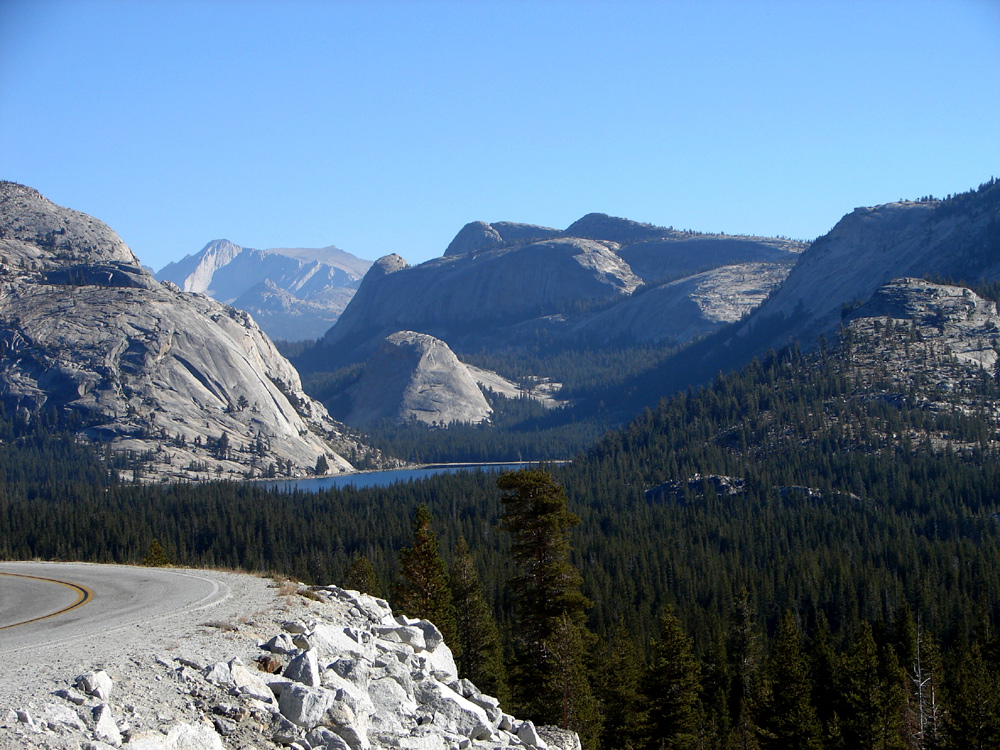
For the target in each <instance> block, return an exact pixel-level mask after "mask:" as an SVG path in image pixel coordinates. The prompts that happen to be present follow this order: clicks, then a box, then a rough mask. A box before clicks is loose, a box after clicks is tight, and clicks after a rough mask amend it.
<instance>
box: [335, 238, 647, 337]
mask: <svg viewBox="0 0 1000 750" xmlns="http://www.w3.org/2000/svg"><path fill="white" fill-rule="evenodd" d="M640 283H641V280H640V279H639V277H637V276H636V275H635V274H634V273H632V271H631V269H629V267H628V265H627V264H626V263H625V262H624V261H623V260H622V259H621V258H620V257H618V255H616V254H615V251H614V247H613V246H612V244H611V243H606V242H600V241H596V240H586V239H579V238H564V239H553V240H544V241H542V242H536V243H531V244H527V245H517V246H513V247H500V248H497V249H494V250H491V251H489V252H482V253H472V252H469V253H465V254H461V255H446V256H444V257H442V258H437V259H435V260H431V261H427V262H426V263H421V264H420V265H418V266H406V265H405V261H403V260H402V258H400V257H399V256H396V255H394V256H387V258H383V259H380V260H379V261H377V262H376V264H375V265H374V266H373V267H372V270H371V271H370V272H369V273H368V274H367V275H366V276H365V278H364V280H363V281H362V282H361V286H360V288H359V289H358V292H357V294H356V295H355V296H354V299H353V300H351V303H350V304H349V305H348V306H347V309H346V310H344V312H343V314H342V315H341V316H340V319H339V320H338V321H337V324H336V325H335V326H334V327H333V328H331V329H330V330H329V331H328V332H327V334H326V336H325V337H324V340H323V343H324V345H341V346H344V347H348V346H352V345H354V344H361V345H363V346H365V347H367V349H368V350H369V351H370V350H371V349H373V348H374V347H375V345H376V342H377V341H381V340H382V339H383V338H384V337H385V336H387V335H389V334H391V333H394V332H395V331H399V330H411V331H420V332H422V333H428V334H430V335H432V336H438V337H444V338H445V339H446V340H449V341H450V340H451V334H453V333H455V332H456V331H457V330H464V331H466V332H469V331H472V332H476V331H478V332H484V331H485V328H484V326H490V327H493V326H497V325H509V324H511V323H514V322H518V321H522V320H524V319H526V318H529V317H535V316H536V315H538V314H539V313H540V312H544V311H545V310H552V309H558V308H560V307H562V306H566V305H570V304H572V303H574V302H576V301H598V300H608V299H614V298H617V297H621V296H627V295H629V294H631V293H632V292H633V291H634V290H635V289H636V288H637V287H638V286H639V284H640Z"/></svg>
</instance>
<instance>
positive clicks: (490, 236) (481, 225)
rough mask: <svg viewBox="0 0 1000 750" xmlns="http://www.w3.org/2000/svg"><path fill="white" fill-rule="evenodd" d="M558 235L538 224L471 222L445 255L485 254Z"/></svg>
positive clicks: (557, 231) (453, 241)
mask: <svg viewBox="0 0 1000 750" xmlns="http://www.w3.org/2000/svg"><path fill="white" fill-rule="evenodd" d="M558 234H559V230H558V229H552V228H550V227H543V226H538V225H537V224H520V223H517V222H513V221H497V222H494V223H493V224H487V223H486V222H485V221H471V222H469V223H468V224H466V225H465V226H464V227H462V228H461V230H459V232H458V234H457V235H455V239H453V240H452V241H451V244H450V245H448V248H447V249H446V250H445V251H444V254H445V256H446V257H447V256H449V255H465V254H466V253H477V252H485V251H488V250H496V249H499V248H503V247H511V246H512V245H520V244H524V243H526V242H537V241H539V240H544V239H549V238H550V237H555V236H557V235H558Z"/></svg>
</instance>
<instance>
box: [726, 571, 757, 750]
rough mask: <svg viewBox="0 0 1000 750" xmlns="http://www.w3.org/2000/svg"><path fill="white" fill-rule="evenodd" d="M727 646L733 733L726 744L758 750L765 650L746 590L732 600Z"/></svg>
mask: <svg viewBox="0 0 1000 750" xmlns="http://www.w3.org/2000/svg"><path fill="white" fill-rule="evenodd" d="M726 645H727V652H728V655H729V674H730V678H731V680H732V682H731V683H730V684H731V687H730V691H729V701H730V718H731V720H732V730H731V731H730V734H729V740H728V742H727V743H726V744H727V747H729V748H733V750H756V748H758V747H759V743H758V742H757V736H758V735H759V734H760V729H759V727H758V726H757V712H758V709H759V707H760V702H761V667H762V662H763V648H762V647H761V636H760V632H759V631H758V629H757V622H756V614H755V612H754V608H753V604H752V603H751V601H750V593H749V592H748V591H747V589H746V588H743V589H741V590H740V591H739V592H738V593H737V594H736V597H735V598H734V599H733V608H732V615H731V623H730V627H729V637H728V638H727V644H726Z"/></svg>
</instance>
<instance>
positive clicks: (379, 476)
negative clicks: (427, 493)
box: [264, 461, 565, 492]
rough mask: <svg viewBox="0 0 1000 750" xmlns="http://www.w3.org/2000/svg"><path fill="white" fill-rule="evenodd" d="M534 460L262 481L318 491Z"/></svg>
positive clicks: (516, 466) (500, 467) (496, 468)
mask: <svg viewBox="0 0 1000 750" xmlns="http://www.w3.org/2000/svg"><path fill="white" fill-rule="evenodd" d="M546 463H552V464H560V463H565V461H547V462H546ZM537 465H538V464H537V463H527V462H522V463H509V464H434V465H430V466H421V467H420V468H418V469H394V470H392V471H361V472H358V473H357V474H337V475H335V476H331V477H317V478H315V479H278V480H274V481H268V482H264V484H265V485H267V486H268V487H275V488H277V489H279V490H285V491H288V492H290V491H292V490H302V491H304V492H318V491H320V490H328V489H331V488H338V487H354V488H356V489H364V488H365V487H389V486H391V485H393V484H396V483H397V482H411V481H419V480H421V479H427V478H428V477H432V476H434V475H435V474H454V473H455V472H458V471H489V472H494V473H497V474H499V473H500V472H502V471H508V470H510V469H523V468H525V467H527V466H537Z"/></svg>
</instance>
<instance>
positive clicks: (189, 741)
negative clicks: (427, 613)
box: [0, 586, 580, 750]
mask: <svg viewBox="0 0 1000 750" xmlns="http://www.w3.org/2000/svg"><path fill="white" fill-rule="evenodd" d="M304 593H305V594H306V595H307V596H309V597H310V598H313V599H315V600H316V605H317V606H313V607H310V608H309V609H308V610H307V611H306V612H305V613H301V614H300V616H298V617H296V618H295V619H292V620H287V621H284V622H282V623H280V626H279V625H278V623H277V622H275V623H273V625H272V630H273V629H278V628H279V627H280V632H276V633H273V635H272V636H271V637H270V638H267V639H266V640H263V639H259V640H258V641H257V643H258V646H259V648H258V656H257V658H256V659H252V660H245V659H241V658H240V657H239V656H235V657H234V656H231V655H229V654H227V655H225V657H224V658H222V659H220V660H218V661H215V662H211V663H199V662H198V661H195V660H193V659H191V658H186V657H183V656H175V657H172V658H168V657H164V656H157V657H156V658H155V661H154V662H153V664H152V667H153V675H152V679H153V680H154V681H156V682H157V683H161V684H162V683H165V682H167V683H172V684H173V685H174V686H175V687H176V689H177V692H178V693H180V694H181V696H182V698H183V699H184V701H185V706H186V710H185V712H184V714H183V716H182V720H177V719H176V717H175V716H174V715H173V712H172V711H171V709H170V706H169V705H167V704H166V703H164V705H163V706H162V708H157V709H155V714H156V716H155V719H154V720H152V721H150V719H149V718H148V717H146V716H145V711H140V710H139V709H137V708H136V706H135V705H133V699H134V696H129V695H121V694H120V691H118V690H117V689H116V686H115V684H114V682H113V681H112V679H111V677H110V676H109V675H108V674H107V673H106V672H104V671H101V670H98V671H94V672H89V673H87V674H83V675H81V676H80V677H78V678H77V679H76V680H75V682H74V685H73V687H70V688H67V689H62V690H58V691H56V692H55V693H54V694H53V696H54V698H53V700H52V701H49V702H45V703H44V704H42V705H41V706H32V707H29V708H26V709H20V710H14V709H8V710H7V711H6V714H5V715H4V716H0V719H2V721H0V743H5V742H6V741H7V740H13V741H15V743H16V744H12V745H9V746H10V747H46V748H82V749H83V750H108V749H109V748H127V749H128V750H187V749H189V748H190V749H194V748H197V749H198V750H203V749H204V750H223V749H224V748H241V749H246V750H249V748H256V749H257V750H261V749H262V748H274V747H288V748H294V749H295V750H321V749H322V750H376V749H382V748H385V749H389V748H392V749H393V750H437V749H438V748H440V749H441V750H465V749H466V748H469V749H473V748H482V749H483V750H487V749H488V750H499V749H500V748H508V747H526V748H539V749H543V748H552V749H553V750H556V749H559V750H579V748H580V741H579V738H578V737H577V736H576V735H575V734H574V733H572V732H567V731H563V730H560V729H557V728H554V727H535V726H534V724H533V723H532V722H530V721H521V720H518V719H516V718H514V717H513V716H511V715H510V714H508V713H506V712H505V711H504V710H503V709H502V707H501V706H500V704H499V701H498V700H497V699H496V698H494V697H492V696H489V695H484V694H483V693H481V692H480V691H479V690H478V689H477V688H476V686H475V685H473V684H472V683H471V682H470V681H469V680H467V679H460V678H459V676H458V673H457V670H456V667H455V660H454V658H453V656H452V652H451V649H450V648H449V647H448V645H447V644H446V643H445V642H444V640H443V638H442V636H441V632H440V631H439V630H438V629H437V627H435V626H434V625H433V624H432V623H430V622H428V621H426V620H417V619H411V618H407V617H404V616H394V614H393V612H392V610H391V609H390V608H389V606H388V604H387V603H386V602H385V601H383V600H381V599H376V598H373V597H370V596H367V595H365V594H360V593H358V592H355V591H345V590H343V589H340V588H337V587H335V586H328V587H317V588H311V589H309V590H308V591H305V592H304ZM3 746H4V747H7V746H8V745H6V744H3Z"/></svg>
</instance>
